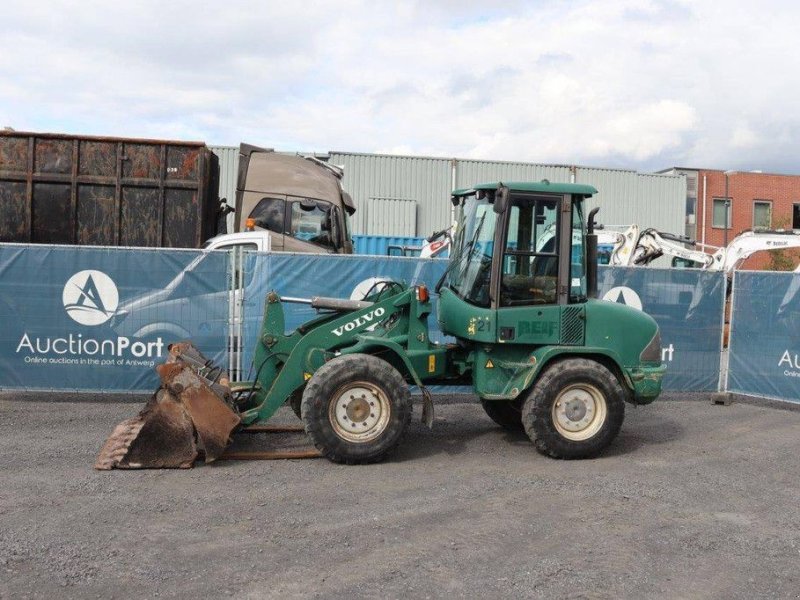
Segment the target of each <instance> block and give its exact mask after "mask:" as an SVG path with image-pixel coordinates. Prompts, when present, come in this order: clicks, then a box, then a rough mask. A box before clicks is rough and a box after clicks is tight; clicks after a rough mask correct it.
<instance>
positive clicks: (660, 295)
mask: <svg viewBox="0 0 800 600" xmlns="http://www.w3.org/2000/svg"><path fill="white" fill-rule="evenodd" d="M598 288H599V296H600V297H601V298H603V299H604V300H609V301H612V302H622V303H624V304H629V305H631V306H633V307H634V308H638V309H639V310H644V311H645V312H646V313H647V314H649V315H650V316H652V317H653V318H654V319H655V320H656V322H657V323H658V326H659V328H660V329H661V348H662V354H661V359H662V360H663V361H664V362H665V363H666V364H667V374H666V375H665V377H664V389H667V390H680V391H716V390H717V389H718V384H719V372H720V357H721V350H722V327H723V323H722V315H723V307H724V302H725V275H724V274H723V273H719V272H709V271H701V270H698V269H655V268H652V267H600V273H599V275H598Z"/></svg>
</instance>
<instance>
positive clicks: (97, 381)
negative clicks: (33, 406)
mask: <svg viewBox="0 0 800 600" xmlns="http://www.w3.org/2000/svg"><path fill="white" fill-rule="evenodd" d="M227 266H228V255H227V254H226V253H224V252H213V253H210V252H202V251H199V250H195V251H181V250H163V249H162V250H158V251H152V250H146V249H132V248H127V249H126V248H91V247H83V248H76V247H72V246H18V245H2V246H0V282H1V283H0V322H2V323H3V327H2V328H0V374H2V377H0V388H2V389H26V390H75V391H105V392H142V391H152V390H153V389H155V388H156V387H157V382H158V378H157V375H156V373H155V371H154V370H153V367H154V366H155V365H156V364H159V363H160V362H163V360H164V358H165V356H166V353H167V345H168V344H170V343H172V342H174V341H179V340H184V339H191V340H192V341H194V342H195V343H196V344H197V345H198V347H199V348H200V350H201V351H203V352H204V353H205V354H206V355H207V356H208V357H209V358H212V359H213V360H215V361H217V362H218V363H221V364H224V363H225V360H226V355H225V353H226V339H227V333H228V330H227V327H228V325H227V323H228V320H229V317H228V307H229V301H228V299H229V293H228V290H227V287H228V286H227V281H228V276H227Z"/></svg>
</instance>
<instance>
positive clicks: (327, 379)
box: [302, 354, 412, 464]
mask: <svg viewBox="0 0 800 600" xmlns="http://www.w3.org/2000/svg"><path fill="white" fill-rule="evenodd" d="M411 412H412V406H411V396H410V394H409V392H408V386H407V385H406V382H405V380H404V379H403V377H402V375H400V373H398V372H397V369H395V368H394V367H392V366H391V365H390V364H389V363H387V362H386V361H384V360H381V359H379V358H375V357H374V356H370V355H368V354H350V355H346V356H339V357H337V358H334V359H332V360H330V361H329V362H327V363H326V364H324V365H323V366H322V367H320V369H319V370H317V372H316V373H314V376H313V377H312V378H311V379H310V380H309V381H308V383H307V384H306V389H305V392H304V393H303V402H302V415H303V422H304V423H305V428H306V433H307V434H308V435H309V437H310V438H311V439H312V441H313V442H314V445H315V446H316V447H317V448H318V449H319V450H320V452H322V454H324V455H325V456H326V457H327V458H329V459H330V460H332V461H334V462H343V463H347V464H362V463H371V462H377V461H379V460H381V459H382V458H383V457H384V456H385V455H386V453H388V452H389V451H390V450H392V449H393V448H394V447H395V446H396V445H397V444H398V443H399V442H400V439H401V438H402V437H403V434H404V433H405V432H406V429H408V425H409V423H410V422H411Z"/></svg>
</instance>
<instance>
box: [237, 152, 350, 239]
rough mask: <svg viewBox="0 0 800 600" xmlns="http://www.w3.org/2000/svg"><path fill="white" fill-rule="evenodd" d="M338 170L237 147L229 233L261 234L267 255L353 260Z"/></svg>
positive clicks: (345, 199) (347, 207)
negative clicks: (266, 238)
mask: <svg viewBox="0 0 800 600" xmlns="http://www.w3.org/2000/svg"><path fill="white" fill-rule="evenodd" d="M341 178H342V171H341V169H339V168H337V167H335V166H333V165H329V164H327V163H325V162H323V161H321V160H318V159H316V158H314V157H305V156H300V155H288V154H279V153H277V152H275V151H274V150H269V149H266V148H259V147H257V146H251V145H250V144H242V145H241V146H240V148H239V173H238V181H237V186H236V221H235V225H234V230H235V231H236V232H242V231H245V230H247V229H249V228H250V229H252V230H254V231H263V232H265V233H266V234H267V235H268V236H269V237H270V247H271V249H272V250H276V251H283V252H307V253H317V254H325V253H327V254H352V253H353V245H352V242H351V240H350V228H349V224H348V217H349V216H350V215H352V214H353V213H354V212H355V205H354V203H353V200H352V198H350V195H349V194H347V192H345V191H344V190H343V189H342V185H341Z"/></svg>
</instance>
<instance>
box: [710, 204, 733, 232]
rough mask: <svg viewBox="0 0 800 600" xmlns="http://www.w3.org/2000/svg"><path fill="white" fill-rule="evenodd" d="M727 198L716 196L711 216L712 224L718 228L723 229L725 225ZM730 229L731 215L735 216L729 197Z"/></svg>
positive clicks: (729, 223)
mask: <svg viewBox="0 0 800 600" xmlns="http://www.w3.org/2000/svg"><path fill="white" fill-rule="evenodd" d="M725 202H726V200H725V198H714V214H713V216H712V218H711V226H712V227H715V228H717V229H723V228H724V227H725ZM727 202H728V229H731V227H732V225H731V217H732V216H733V214H732V212H731V205H732V204H733V202H731V199H730V198H728V200H727Z"/></svg>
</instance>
